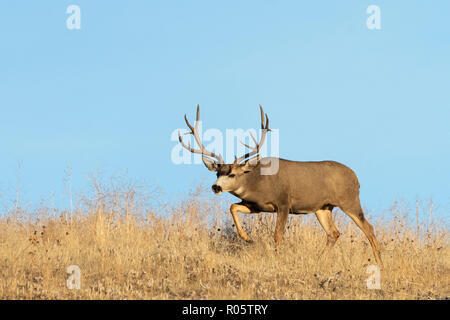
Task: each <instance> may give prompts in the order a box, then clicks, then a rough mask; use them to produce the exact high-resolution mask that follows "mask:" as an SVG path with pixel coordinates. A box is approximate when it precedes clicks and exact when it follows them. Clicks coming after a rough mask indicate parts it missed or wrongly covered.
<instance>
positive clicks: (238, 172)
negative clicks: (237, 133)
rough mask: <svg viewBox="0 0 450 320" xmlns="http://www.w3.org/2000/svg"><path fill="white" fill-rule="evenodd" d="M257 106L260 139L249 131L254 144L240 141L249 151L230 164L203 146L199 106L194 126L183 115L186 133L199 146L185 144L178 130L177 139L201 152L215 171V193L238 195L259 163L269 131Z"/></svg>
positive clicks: (203, 158) (208, 166) (194, 151)
mask: <svg viewBox="0 0 450 320" xmlns="http://www.w3.org/2000/svg"><path fill="white" fill-rule="evenodd" d="M259 108H260V111H261V129H262V133H261V139H260V141H259V142H257V141H256V139H255V137H254V136H253V135H252V134H251V133H250V136H251V138H252V140H253V142H254V143H255V146H254V147H253V146H249V145H247V144H245V143H243V142H241V143H242V144H243V145H244V146H245V147H246V148H248V149H250V150H251V151H250V152H247V153H246V154H244V155H243V156H241V157H239V158H238V157H236V156H235V157H234V162H233V163H231V164H225V163H224V162H223V158H222V155H221V154H215V153H213V152H211V151H208V150H206V148H205V147H204V146H203V144H202V141H201V138H200V136H199V133H198V122H199V119H200V106H199V105H197V117H196V121H195V125H194V126H192V125H191V124H190V123H189V121H188V120H187V116H186V115H184V120H185V121H186V124H187V126H188V128H189V129H190V131H189V132H187V133H186V134H191V135H193V136H194V139H195V142H196V143H197V145H198V146H199V149H194V148H192V147H191V146H190V144H187V145H186V144H185V143H184V142H183V139H182V138H181V134H180V132H178V140H179V141H180V143H181V145H182V146H183V147H184V148H185V149H187V150H189V151H190V152H192V153H199V154H201V155H202V160H203V163H204V164H205V166H206V167H207V168H208V170H210V171H214V172H216V173H217V181H216V182H215V183H214V184H213V185H212V190H213V192H214V193H215V194H220V193H222V192H231V193H236V194H237V195H238V194H239V193H240V189H242V188H243V185H244V182H245V181H246V180H247V177H248V176H250V174H251V173H252V172H253V169H254V168H255V167H257V166H258V165H259V163H260V155H259V154H258V153H259V151H260V149H261V147H262V146H263V144H264V141H265V138H266V134H267V131H270V129H269V118H268V117H267V114H265V113H264V110H263V108H262V107H261V105H259ZM252 157H253V158H252Z"/></svg>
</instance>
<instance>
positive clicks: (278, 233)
mask: <svg viewBox="0 0 450 320" xmlns="http://www.w3.org/2000/svg"><path fill="white" fill-rule="evenodd" d="M288 216H289V207H287V206H283V207H280V208H279V209H278V210H277V225H276V227H275V236H274V240H275V247H278V245H279V244H280V241H281V239H282V238H283V234H284V229H285V227H286V222H287V220H288Z"/></svg>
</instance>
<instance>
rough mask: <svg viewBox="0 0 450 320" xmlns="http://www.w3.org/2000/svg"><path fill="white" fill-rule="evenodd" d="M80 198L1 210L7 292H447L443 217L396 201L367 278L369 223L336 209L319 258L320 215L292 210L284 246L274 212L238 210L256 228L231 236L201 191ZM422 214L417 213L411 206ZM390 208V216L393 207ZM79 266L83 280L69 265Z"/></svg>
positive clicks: (301, 295)
mask: <svg viewBox="0 0 450 320" xmlns="http://www.w3.org/2000/svg"><path fill="white" fill-rule="evenodd" d="M94 185H95V187H96V189H95V192H93V194H94V196H93V197H92V198H89V197H81V196H80V197H79V199H78V200H77V207H76V208H75V209H74V212H73V213H72V215H70V214H68V212H63V213H62V214H60V213H59V212H57V214H55V213H54V211H52V210H51V209H48V208H44V207H42V208H40V209H39V210H38V211H37V212H34V213H33V214H30V213H27V212H21V211H17V210H16V211H15V212H9V213H8V212H7V213H5V214H4V215H3V216H1V218H0V273H1V275H0V279H1V280H0V298H1V299H445V298H448V297H449V296H450V290H449V288H450V248H449V241H448V240H449V238H448V226H446V225H442V224H439V223H437V222H434V224H431V225H430V224H422V223H421V225H420V227H421V231H422V233H423V237H422V238H421V239H419V238H418V236H417V232H416V226H415V225H411V224H410V223H407V217H406V216H405V215H400V214H399V213H398V212H395V211H396V210H391V212H390V213H388V214H386V215H385V217H386V218H385V220H384V221H383V220H379V221H377V222H376V223H375V222H374V220H373V219H370V217H369V221H371V222H372V224H374V226H375V232H376V235H377V237H378V239H379V242H380V244H381V249H382V252H381V254H382V258H383V260H384V264H385V270H384V271H383V272H382V274H381V290H369V289H367V287H366V279H367V277H368V275H367V274H366V269H367V267H368V265H370V264H372V263H373V260H374V259H373V255H372V251H371V248H370V246H369V245H368V242H367V240H366V238H365V237H364V235H363V234H362V232H360V231H359V230H358V229H357V228H356V226H355V225H354V224H353V223H351V222H350V221H349V219H348V218H347V217H346V216H345V215H344V214H343V213H337V214H336V215H335V216H336V220H337V224H338V228H339V230H340V231H341V233H342V236H341V238H340V239H339V241H338V242H337V244H336V246H335V247H334V248H333V250H332V251H331V252H330V253H329V254H328V255H326V256H324V257H322V258H319V251H320V250H321V249H322V248H323V247H324V244H325V234H324V232H323V231H322V230H321V229H320V226H318V225H317V223H316V222H315V220H316V219H315V217H314V215H308V216H292V217H291V218H290V221H289V229H288V230H287V233H286V234H285V238H284V241H283V242H282V244H281V246H280V248H279V249H278V250H274V247H273V231H274V223H275V221H274V215H271V214H260V215H252V216H245V215H241V217H242V220H243V221H244V225H245V228H246V229H247V230H248V231H249V234H250V236H251V237H253V239H254V243H252V244H247V243H245V242H243V241H242V240H240V239H239V238H238V237H237V236H236V231H235V229H234V228H233V225H232V220H231V219H230V217H229V216H228V214H227V209H226V208H225V207H222V206H221V204H220V203H219V204H217V203H218V202H217V198H215V200H214V201H213V200H211V199H208V198H205V197H204V196H202V195H201V194H202V193H195V194H192V195H190V196H189V197H188V199H187V200H185V201H180V203H178V204H176V205H175V206H172V207H168V206H162V207H160V208H159V209H158V210H156V209H155V208H151V206H149V205H148V202H147V201H146V198H145V197H142V196H139V195H138V193H137V191H136V188H135V186H134V185H132V184H131V185H127V186H125V188H124V187H123V186H121V189H120V188H116V187H114V186H112V187H109V188H103V187H101V186H99V185H98V184H96V183H95V184H94ZM411 214H412V216H415V212H414V210H413V212H411ZM394 215H395V216H394ZM69 265H78V266H79V267H80V269H81V279H82V280H81V281H82V282H81V289H80V290H69V289H67V288H66V279H67V277H68V276H67V274H66V269H67V267H68V266H69Z"/></svg>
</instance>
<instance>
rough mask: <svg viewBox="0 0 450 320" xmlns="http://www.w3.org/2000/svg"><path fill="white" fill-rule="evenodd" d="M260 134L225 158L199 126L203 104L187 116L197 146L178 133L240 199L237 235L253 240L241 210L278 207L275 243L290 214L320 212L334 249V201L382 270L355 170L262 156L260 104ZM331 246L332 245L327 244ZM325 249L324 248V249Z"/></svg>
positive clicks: (217, 190)
mask: <svg viewBox="0 0 450 320" xmlns="http://www.w3.org/2000/svg"><path fill="white" fill-rule="evenodd" d="M259 108H260V113H261V136H260V139H259V142H258V141H257V140H256V139H255V137H254V136H253V135H252V134H251V133H250V136H251V138H252V140H253V142H254V143H255V146H250V145H248V144H245V143H243V142H241V143H242V144H243V145H244V146H245V147H246V148H247V149H248V150H249V152H246V153H245V154H244V155H243V156H241V157H237V156H235V158H234V162H233V163H231V164H225V163H224V161H223V158H222V155H221V154H216V153H214V152H211V151H208V150H207V149H206V148H205V147H204V146H203V144H202V140H201V137H200V135H199V132H198V123H199V119H200V106H199V105H197V116H196V122H195V124H194V126H192V125H191V124H190V123H189V121H188V119H187V115H186V114H185V115H184V120H185V122H186V124H187V126H188V128H189V131H187V132H186V133H185V134H186V135H192V136H194V140H195V142H196V143H197V145H198V147H199V148H198V149H195V148H193V147H191V144H190V143H188V144H185V143H184V141H183V139H182V137H181V134H180V132H178V139H179V142H180V143H181V145H182V146H183V148H185V149H187V150H189V151H190V152H191V153H196V154H201V155H202V161H203V163H204V165H205V166H206V168H208V170H210V171H213V172H216V175H217V180H216V182H215V183H214V184H213V185H212V187H211V189H212V191H213V192H214V194H216V195H219V194H221V193H224V192H228V193H230V194H232V195H234V196H236V197H237V198H239V199H240V200H241V201H240V202H238V203H234V204H232V205H231V207H230V213H231V216H232V217H233V221H234V225H235V226H236V229H237V233H238V235H239V236H240V237H241V238H242V239H243V240H245V241H247V242H252V239H251V238H250V237H249V236H248V234H247V233H246V232H245V230H244V229H243V228H242V226H241V224H240V222H239V217H238V213H239V212H240V213H244V214H253V213H261V212H270V213H276V214H277V216H276V225H275V234H274V244H275V248H277V247H278V245H279V243H280V242H281V240H282V237H283V234H284V231H285V227H286V223H287V220H288V216H289V214H310V213H315V215H316V217H317V219H318V221H319V224H320V225H321V226H322V228H323V230H324V231H325V233H326V235H327V239H326V244H325V249H324V250H323V251H325V250H326V249H331V248H332V247H333V246H334V244H335V243H336V241H337V240H338V238H339V236H340V233H339V230H338V229H337V227H336V225H335V223H334V220H333V215H332V210H333V208H335V207H338V208H340V209H341V210H342V211H343V212H344V213H345V214H347V215H348V216H349V217H350V218H351V219H352V220H353V221H354V222H355V223H356V225H357V226H358V227H359V228H360V229H361V230H362V232H363V233H364V234H365V235H366V237H367V239H368V240H369V243H370V245H371V247H372V250H373V254H374V256H375V260H376V262H377V264H378V267H379V268H380V270H382V269H383V263H382V260H381V257H380V251H379V248H378V242H377V239H376V237H375V234H374V228H373V227H372V225H371V224H370V223H369V222H368V221H367V219H366V218H365V217H364V213H363V210H362V208H361V203H360V199H359V189H360V184H359V181H358V177H357V176H356V174H355V172H354V171H353V170H352V169H350V168H349V167H347V166H345V165H344V164H341V163H339V162H336V161H329V160H328V161H291V160H286V159H282V158H276V157H266V158H262V159H261V155H260V154H259V152H260V150H261V147H262V145H263V144H264V141H265V138H266V134H267V132H269V131H270V129H269V118H268V116H267V114H265V113H264V110H263V108H262V106H261V105H259ZM273 164H276V166H274V167H276V169H277V170H271V171H273V172H270V174H267V172H264V170H265V169H266V170H267V169H268V168H269V167H271V166H273ZM326 251H328V250H326ZM322 253H323V252H322Z"/></svg>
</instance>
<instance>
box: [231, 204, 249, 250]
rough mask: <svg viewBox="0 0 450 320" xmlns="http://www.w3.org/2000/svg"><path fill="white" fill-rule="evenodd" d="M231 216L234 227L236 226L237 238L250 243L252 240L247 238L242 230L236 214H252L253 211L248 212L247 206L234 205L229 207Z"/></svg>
mask: <svg viewBox="0 0 450 320" xmlns="http://www.w3.org/2000/svg"><path fill="white" fill-rule="evenodd" d="M230 212H231V216H232V217H233V220H234V225H235V226H236V230H237V232H238V234H239V236H240V237H241V238H242V239H244V240H245V241H247V242H252V239H251V238H250V237H249V236H248V234H247V232H245V230H244V229H243V228H242V226H241V223H240V222H239V219H238V212H242V213H252V212H254V211H252V210H250V208H248V207H247V206H244V205H242V204H240V203H234V204H232V205H231V207H230Z"/></svg>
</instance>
